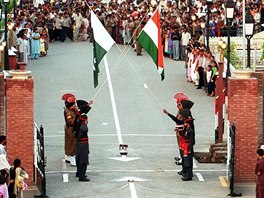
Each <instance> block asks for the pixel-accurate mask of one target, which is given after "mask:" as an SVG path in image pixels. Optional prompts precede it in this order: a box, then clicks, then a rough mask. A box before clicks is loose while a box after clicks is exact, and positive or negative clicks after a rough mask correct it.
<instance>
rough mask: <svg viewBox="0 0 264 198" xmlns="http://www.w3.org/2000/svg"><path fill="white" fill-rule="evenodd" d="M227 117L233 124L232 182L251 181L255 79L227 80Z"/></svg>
mask: <svg viewBox="0 0 264 198" xmlns="http://www.w3.org/2000/svg"><path fill="white" fill-rule="evenodd" d="M228 119H229V121H230V122H234V123H235V125H236V140H235V182H238V183H242V182H255V173H254V172H255V164H256V150H257V144H258V140H257V136H258V80H257V79H256V78H248V79H237V78H229V80H228Z"/></svg>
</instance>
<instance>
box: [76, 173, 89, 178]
mask: <svg viewBox="0 0 264 198" xmlns="http://www.w3.org/2000/svg"><path fill="white" fill-rule="evenodd" d="M75 176H76V177H79V173H76V174H75ZM84 177H87V175H84Z"/></svg>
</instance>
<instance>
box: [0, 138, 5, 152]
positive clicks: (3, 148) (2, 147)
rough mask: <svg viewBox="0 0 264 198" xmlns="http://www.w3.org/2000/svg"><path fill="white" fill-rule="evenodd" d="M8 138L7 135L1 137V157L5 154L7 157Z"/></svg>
mask: <svg viewBox="0 0 264 198" xmlns="http://www.w3.org/2000/svg"><path fill="white" fill-rule="evenodd" d="M5 146H6V136H5V135H1V136H0V155H1V154H4V155H5V156H6V148H5Z"/></svg>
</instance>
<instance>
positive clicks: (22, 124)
mask: <svg viewBox="0 0 264 198" xmlns="http://www.w3.org/2000/svg"><path fill="white" fill-rule="evenodd" d="M33 84H34V81H33V79H31V78H29V79H12V78H8V79H6V108H7V110H6V111H7V130H6V135H7V154H8V160H9V162H10V163H11V164H12V163H13V161H14V159H16V158H19V159H21V161H22V166H23V167H24V168H25V170H26V172H27V173H28V174H29V179H27V180H26V182H27V183H28V184H30V185H31V184H33V160H34V158H33V142H34V94H33Z"/></svg>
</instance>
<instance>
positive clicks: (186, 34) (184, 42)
mask: <svg viewBox="0 0 264 198" xmlns="http://www.w3.org/2000/svg"><path fill="white" fill-rule="evenodd" d="M182 27H183V32H182V36H181V43H182V45H181V60H184V61H185V60H186V48H187V45H188V43H189V40H190V39H191V34H190V32H187V28H186V26H185V25H183V26H182Z"/></svg>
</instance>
